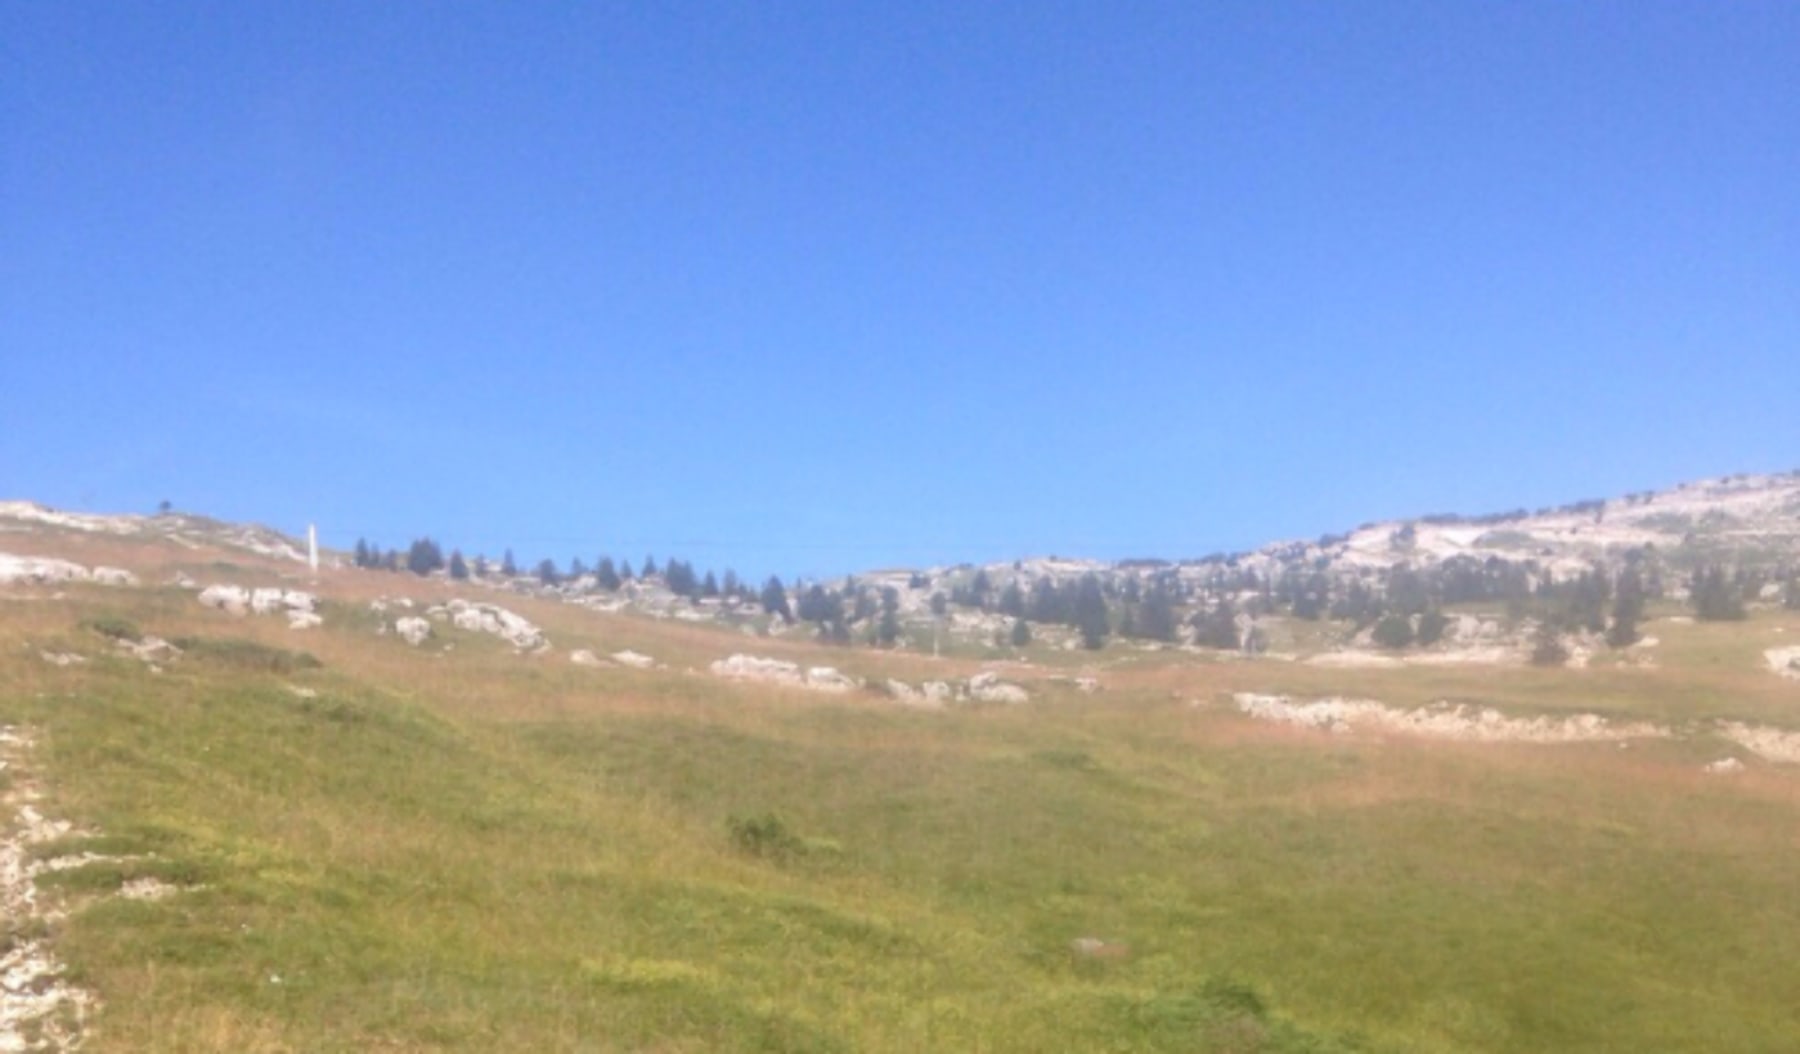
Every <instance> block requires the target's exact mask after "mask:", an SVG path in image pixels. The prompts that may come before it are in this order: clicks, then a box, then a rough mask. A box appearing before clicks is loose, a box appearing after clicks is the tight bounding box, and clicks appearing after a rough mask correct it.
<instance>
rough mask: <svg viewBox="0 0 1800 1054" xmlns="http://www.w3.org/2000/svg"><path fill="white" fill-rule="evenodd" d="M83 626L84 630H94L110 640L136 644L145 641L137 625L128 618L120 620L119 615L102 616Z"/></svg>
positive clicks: (89, 620) (90, 620) (84, 623)
mask: <svg viewBox="0 0 1800 1054" xmlns="http://www.w3.org/2000/svg"><path fill="white" fill-rule="evenodd" d="M81 625H82V627H83V628H84V629H89V630H92V631H94V632H95V633H98V634H100V635H101V636H102V637H105V638H107V639H108V640H124V641H130V642H132V643H133V644H135V643H137V642H138V641H140V640H143V639H144V633H143V631H142V630H140V629H138V628H137V624H136V623H134V622H132V621H131V620H130V619H127V618H120V617H118V616H117V615H102V616H100V617H99V618H91V619H88V620H87V621H86V622H83V623H82V624H81Z"/></svg>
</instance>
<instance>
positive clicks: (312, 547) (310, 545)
mask: <svg viewBox="0 0 1800 1054" xmlns="http://www.w3.org/2000/svg"><path fill="white" fill-rule="evenodd" d="M306 563H307V565H308V566H310V567H311V568H312V573H313V577H314V578H317V577H319V528H318V527H316V526H314V525H313V524H310V523H309V524H307V525H306Z"/></svg>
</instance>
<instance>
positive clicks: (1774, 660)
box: [1763, 647, 1800, 681]
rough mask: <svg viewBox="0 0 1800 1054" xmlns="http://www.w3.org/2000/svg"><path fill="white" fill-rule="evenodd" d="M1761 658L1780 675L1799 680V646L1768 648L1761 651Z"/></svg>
mask: <svg viewBox="0 0 1800 1054" xmlns="http://www.w3.org/2000/svg"><path fill="white" fill-rule="evenodd" d="M1763 660H1764V661H1765V662H1767V663H1768V664H1769V669H1771V670H1773V671H1774V672H1776V673H1778V674H1780V675H1781V676H1783V677H1788V678H1791V679H1793V680H1796V681H1800V647H1795V648H1770V649H1769V650H1768V651H1765V652H1763Z"/></svg>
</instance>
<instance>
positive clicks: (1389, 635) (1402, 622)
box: [1374, 615, 1413, 651]
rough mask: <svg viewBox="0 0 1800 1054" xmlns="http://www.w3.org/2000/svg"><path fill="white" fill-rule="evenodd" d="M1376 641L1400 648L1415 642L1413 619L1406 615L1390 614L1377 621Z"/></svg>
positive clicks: (1384, 645)
mask: <svg viewBox="0 0 1800 1054" xmlns="http://www.w3.org/2000/svg"><path fill="white" fill-rule="evenodd" d="M1374 640H1375V643H1377V644H1379V645H1381V646H1382V647H1384V648H1391V649H1394V650H1396V651H1397V650H1399V649H1401V648H1404V647H1406V646H1407V645H1409V644H1411V643H1412V642H1413V628H1412V620H1411V619H1408V618H1407V617H1406V616H1405V615H1388V616H1387V617H1385V618H1383V619H1382V620H1381V621H1380V622H1377V623H1375V634H1374Z"/></svg>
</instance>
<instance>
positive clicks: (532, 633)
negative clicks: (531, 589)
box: [446, 598, 550, 651]
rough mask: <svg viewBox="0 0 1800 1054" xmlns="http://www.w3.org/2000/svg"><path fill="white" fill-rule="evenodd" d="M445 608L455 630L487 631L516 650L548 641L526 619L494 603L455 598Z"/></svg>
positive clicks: (531, 648)
mask: <svg viewBox="0 0 1800 1054" xmlns="http://www.w3.org/2000/svg"><path fill="white" fill-rule="evenodd" d="M446 608H447V609H448V610H449V612H450V621H451V622H452V623H454V624H455V625H456V627H457V628H458V629H465V630H469V631H470V632H472V633H491V634H493V635H494V636H496V637H499V638H500V639H501V640H504V641H506V642H507V643H508V644H511V645H512V646H513V647H515V648H517V649H519V650H520V651H538V650H541V649H544V648H547V647H549V644H550V642H549V641H547V640H545V639H544V634H543V632H542V631H540V630H539V629H538V628H537V627H536V626H534V625H532V624H531V622H530V621H529V620H527V619H526V618H524V617H523V616H521V615H517V614H514V613H513V612H511V611H508V610H506V609H505V608H503V607H501V606H500V605H498V604H488V603H482V602H478V601H472V600H462V599H460V598H459V599H456V600H452V601H450V603H449V604H448V605H446Z"/></svg>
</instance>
